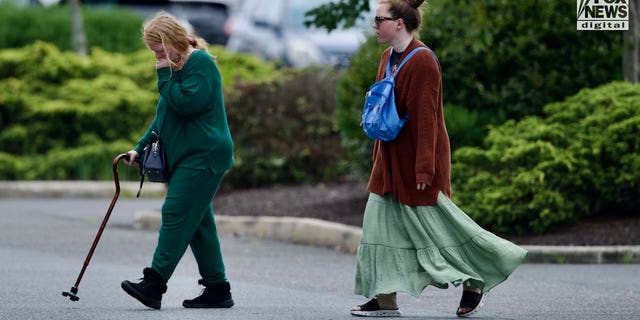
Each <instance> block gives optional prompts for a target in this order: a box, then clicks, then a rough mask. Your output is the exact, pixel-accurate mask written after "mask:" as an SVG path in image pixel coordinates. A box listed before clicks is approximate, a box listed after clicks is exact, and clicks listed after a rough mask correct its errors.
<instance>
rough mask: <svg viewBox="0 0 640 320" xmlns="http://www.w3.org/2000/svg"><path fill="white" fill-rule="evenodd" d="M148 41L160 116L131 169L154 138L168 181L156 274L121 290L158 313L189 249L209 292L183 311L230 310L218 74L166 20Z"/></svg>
mask: <svg viewBox="0 0 640 320" xmlns="http://www.w3.org/2000/svg"><path fill="white" fill-rule="evenodd" d="M143 41H144V43H145V44H146V45H147V46H148V47H149V49H150V50H152V51H153V52H154V53H155V55H156V59H157V61H156V69H157V74H158V92H159V93H160V96H159V99H158V103H157V105H156V116H155V118H154V119H153V122H152V123H151V125H150V126H149V128H148V129H147V131H146V133H145V134H144V136H143V137H142V138H141V139H140V140H139V141H138V144H137V146H136V147H135V148H134V149H133V150H131V151H129V155H130V160H129V161H127V164H130V165H134V164H135V162H134V161H135V160H136V158H137V157H138V156H139V155H140V154H142V152H143V149H144V147H145V146H146V145H147V143H148V142H149V140H150V139H151V136H152V132H154V131H155V132H157V133H159V135H160V141H161V142H162V144H163V145H164V147H165V150H166V155H167V162H168V165H169V172H170V178H169V182H168V192H167V197H166V199H165V202H164V204H163V206H162V225H161V227H160V232H159V237H158V245H157V247H156V250H155V253H154V255H153V260H152V263H151V267H149V268H145V269H144V270H143V275H144V278H143V279H142V281H141V282H139V283H133V282H130V281H124V282H122V288H123V289H124V290H125V291H126V292H127V293H128V294H130V295H131V296H133V297H134V298H136V299H138V300H139V301H140V302H142V303H143V304H144V305H146V306H147V307H150V308H155V309H160V305H161V299H162V294H164V293H165V292H166V289H167V286H166V283H167V281H168V280H169V278H170V277H171V275H172V273H173V271H174V270H175V268H176V266H177V264H178V262H179V261H180V259H181V258H182V256H183V255H184V253H185V251H186V249H187V247H188V246H191V250H192V252H193V255H194V257H195V258H196V261H197V263H198V269H199V272H200V275H201V277H202V279H201V280H199V281H198V283H199V284H201V285H203V286H205V290H204V291H203V293H202V295H200V296H199V297H197V298H195V299H192V300H185V301H184V302H183V306H184V307H186V308H229V307H231V306H232V305H233V300H232V299H231V292H230V286H229V282H228V281H227V279H226V275H225V268H224V262H223V259H222V252H221V249H220V242H219V240H218V235H217V231H216V225H215V221H214V216H213V209H212V200H213V197H214V195H215V194H216V191H217V190H218V187H219V186H220V183H221V182H222V178H223V175H224V173H225V171H227V170H228V169H229V168H231V166H232V165H233V142H232V140H231V134H230V133H229V127H228V124H227V118H226V113H225V108H224V101H223V97H222V83H221V78H220V73H219V71H218V68H217V66H216V63H215V61H214V59H213V58H212V56H211V55H210V54H209V53H208V52H207V50H206V48H207V44H206V43H205V42H204V40H202V39H198V38H195V37H193V36H191V35H189V34H188V33H187V31H186V30H185V29H184V28H183V27H182V26H181V25H180V24H179V23H178V22H177V21H176V19H175V18H173V17H171V16H170V15H168V14H166V13H159V14H157V15H156V16H155V17H153V18H151V19H150V20H148V21H147V22H145V24H144V27H143Z"/></svg>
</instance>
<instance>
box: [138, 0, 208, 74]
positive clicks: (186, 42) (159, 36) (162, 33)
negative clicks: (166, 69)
mask: <svg viewBox="0 0 640 320" xmlns="http://www.w3.org/2000/svg"><path fill="white" fill-rule="evenodd" d="M142 41H143V42H144V43H145V44H146V45H147V46H150V45H152V44H161V45H162V48H163V49H164V52H165V53H168V52H169V50H168V49H169V48H172V49H174V50H175V51H177V52H178V55H179V60H178V61H173V60H171V58H170V57H169V55H167V60H168V61H169V65H170V66H171V67H172V68H175V67H177V66H181V65H182V64H183V63H184V61H185V60H186V58H187V55H188V52H189V47H194V48H196V49H199V50H203V51H205V52H207V53H209V49H208V46H209V45H208V44H207V42H206V41H205V40H204V39H202V38H199V37H196V36H194V35H191V34H189V33H188V32H187V29H185V28H184V27H183V26H182V25H181V24H180V22H178V20H177V19H176V18H174V17H173V16H172V15H170V14H169V13H167V12H164V11H160V12H158V13H156V14H155V15H154V16H153V17H152V18H150V19H149V20H147V21H145V23H144V24H143V25H142Z"/></svg>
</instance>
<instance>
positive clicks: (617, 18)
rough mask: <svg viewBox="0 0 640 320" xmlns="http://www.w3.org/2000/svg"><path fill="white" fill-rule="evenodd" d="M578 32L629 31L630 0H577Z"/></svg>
mask: <svg viewBox="0 0 640 320" xmlns="http://www.w3.org/2000/svg"><path fill="white" fill-rule="evenodd" d="M576 3H577V5H578V23H577V27H578V30H629V3H628V0H576Z"/></svg>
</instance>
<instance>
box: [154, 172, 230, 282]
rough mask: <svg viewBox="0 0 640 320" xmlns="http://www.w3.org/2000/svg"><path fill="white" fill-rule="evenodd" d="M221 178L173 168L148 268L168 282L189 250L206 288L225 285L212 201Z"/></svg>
mask: <svg viewBox="0 0 640 320" xmlns="http://www.w3.org/2000/svg"><path fill="white" fill-rule="evenodd" d="M222 177H223V174H217V175H214V174H212V173H210V171H209V170H196V169H188V168H176V169H175V170H174V172H172V175H171V179H170V181H169V188H168V191H167V197H166V199H165V201H164V204H163V206H162V225H161V226H160V234H159V236H158V246H157V247H156V251H155V253H154V254H153V261H152V264H151V268H152V269H153V270H155V271H157V272H158V273H159V274H160V275H162V277H163V278H164V279H165V280H167V281H168V280H169V278H171V275H172V274H173V271H174V270H175V269H176V266H177V265H178V262H179V261H180V259H181V258H182V256H183V255H184V253H185V251H186V250H187V246H189V245H190V246H191V251H192V252H193V255H194V257H195V258H196V262H197V263H198V269H199V271H200V275H201V276H202V279H203V280H204V283H205V284H210V283H216V282H223V281H226V275H225V269H224V262H223V260H222V251H221V249H220V241H219V239H218V232H217V230H216V225H215V221H214V217H213V207H212V200H213V197H214V195H215V194H216V191H218V187H219V186H220V183H221V182H222Z"/></svg>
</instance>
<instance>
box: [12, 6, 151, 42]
mask: <svg viewBox="0 0 640 320" xmlns="http://www.w3.org/2000/svg"><path fill="white" fill-rule="evenodd" d="M82 14H83V22H84V29H85V32H86V36H87V44H88V46H89V47H94V46H97V47H101V48H103V49H104V50H107V51H111V52H123V53H128V52H134V51H137V50H140V49H142V48H143V45H142V42H141V41H140V36H141V35H140V27H141V26H142V22H143V18H142V16H140V15H139V14H136V13H134V12H132V11H131V10H127V9H117V8H108V9H100V8H92V7H83V10H82ZM38 40H39V41H45V42H50V43H53V44H54V45H55V46H56V47H58V48H60V49H61V50H63V51H66V50H71V49H72V45H71V22H70V18H69V8H68V7H67V6H60V5H58V6H51V7H15V6H11V5H7V4H0V48H20V47H24V46H26V45H29V44H31V43H33V42H35V41H38Z"/></svg>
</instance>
